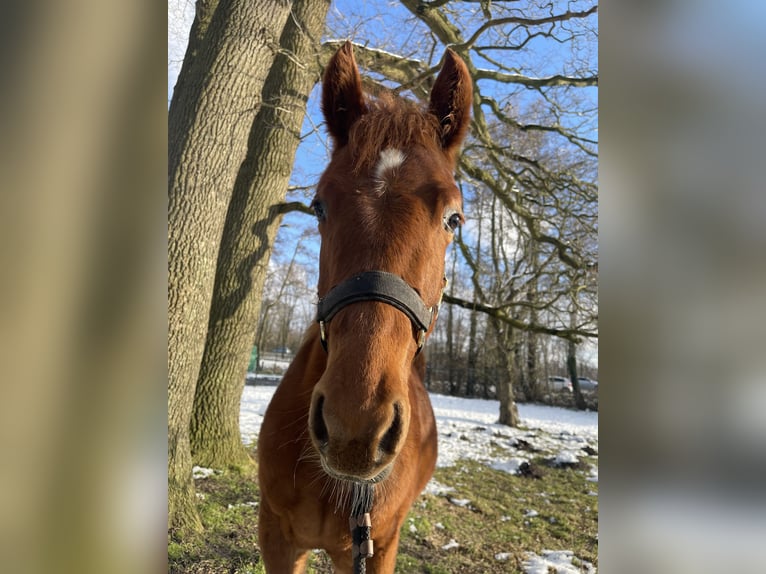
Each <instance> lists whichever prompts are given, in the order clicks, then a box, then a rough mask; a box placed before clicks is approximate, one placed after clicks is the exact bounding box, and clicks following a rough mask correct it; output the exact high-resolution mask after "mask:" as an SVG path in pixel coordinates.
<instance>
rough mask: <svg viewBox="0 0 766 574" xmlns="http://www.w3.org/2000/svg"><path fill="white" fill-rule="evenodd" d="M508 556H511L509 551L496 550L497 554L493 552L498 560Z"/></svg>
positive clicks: (503, 560)
mask: <svg viewBox="0 0 766 574" xmlns="http://www.w3.org/2000/svg"><path fill="white" fill-rule="evenodd" d="M510 557H511V553H510V552H498V553H497V554H495V560H497V561H498V562H505V561H506V560H508V559H509V558H510Z"/></svg>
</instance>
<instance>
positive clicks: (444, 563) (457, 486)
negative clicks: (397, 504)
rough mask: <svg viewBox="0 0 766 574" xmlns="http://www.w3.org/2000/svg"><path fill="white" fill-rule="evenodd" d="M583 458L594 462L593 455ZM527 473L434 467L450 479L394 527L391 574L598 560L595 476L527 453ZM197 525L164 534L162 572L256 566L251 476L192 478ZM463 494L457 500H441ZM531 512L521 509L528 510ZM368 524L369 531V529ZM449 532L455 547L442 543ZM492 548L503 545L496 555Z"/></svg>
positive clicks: (219, 573) (312, 565) (243, 570)
mask: <svg viewBox="0 0 766 574" xmlns="http://www.w3.org/2000/svg"><path fill="white" fill-rule="evenodd" d="M581 460H584V461H585V462H588V463H592V464H596V465H597V464H598V460H597V458H594V457H587V458H584V459H581ZM531 464H532V466H533V469H534V471H535V472H533V473H531V474H532V475H533V476H524V477H522V476H516V475H510V474H508V473H506V472H502V471H498V470H494V469H491V468H489V467H487V466H485V465H482V464H480V463H478V462H474V461H462V462H460V463H458V464H457V465H456V466H453V467H450V468H440V469H437V471H436V473H435V475H434V478H435V479H436V480H437V481H438V482H440V483H441V484H444V485H448V486H451V487H453V488H454V490H453V491H450V492H449V493H448V494H447V495H446V496H434V495H422V496H421V497H420V498H419V499H418V501H416V503H415V505H414V506H413V508H412V510H411V511H410V513H409V515H408V517H407V519H406V520H405V523H404V525H403V527H402V533H401V541H400V544H399V556H398V559H397V567H396V572H397V573H400V572H401V573H404V574H409V573H427V574H452V573H459V572H481V573H500V572H503V573H507V572H519V573H521V572H523V568H522V565H523V562H524V560H525V559H526V553H527V552H535V553H537V554H540V553H541V551H542V550H571V551H573V552H574V555H575V557H576V558H577V559H579V560H586V561H588V562H590V563H592V564H593V565H594V566H597V565H598V534H597V533H598V498H597V497H596V496H594V495H593V494H589V492H596V491H597V490H598V485H597V483H593V482H589V481H587V480H586V476H587V471H585V470H577V469H571V468H552V467H550V466H549V465H548V464H547V462H546V461H545V460H544V459H543V458H537V459H533V460H532V461H531ZM196 486H197V492H198V496H199V509H200V514H201V516H202V521H203V524H204V526H205V532H204V533H203V534H202V535H199V536H196V537H194V538H191V539H187V540H183V541H180V540H173V539H172V538H171V539H170V542H169V544H168V560H169V571H170V572H171V574H175V573H178V574H181V573H185V574H186V573H188V574H202V573H205V574H224V573H226V574H261V573H263V572H264V570H263V565H262V563H261V561H260V555H259V552H258V545H257V541H258V508H257V506H256V505H254V504H253V503H257V502H258V500H259V495H258V486H257V480H256V477H255V476H248V475H242V474H238V473H236V472H233V471H227V472H223V473H217V474H215V475H213V476H210V477H208V478H203V479H197V480H196ZM458 499H464V500H465V499H467V500H469V501H470V502H469V503H468V505H466V506H458V505H456V504H453V503H452V502H451V500H458ZM530 510H534V511H536V512H537V515H536V516H529V515H528V514H529V511H530ZM374 532H375V531H374V525H373V538H374ZM451 540H454V541H456V542H457V544H458V546H457V547H455V548H452V549H448V550H444V549H443V547H444V546H445V545H447V544H448V543H450V541H451ZM499 553H508V554H510V556H509V558H508V559H507V560H503V561H501V560H497V559H495V555H496V554H499ZM308 571H309V572H315V573H317V574H319V573H322V574H324V573H329V572H332V566H331V563H330V561H329V559H328V558H327V556H326V555H325V554H324V553H323V552H316V553H313V554H312V555H311V558H310V560H309V568H308Z"/></svg>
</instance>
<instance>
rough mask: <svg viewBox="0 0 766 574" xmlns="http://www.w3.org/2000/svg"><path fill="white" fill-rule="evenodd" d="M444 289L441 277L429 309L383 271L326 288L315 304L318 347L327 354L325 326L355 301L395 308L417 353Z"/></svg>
mask: <svg viewBox="0 0 766 574" xmlns="http://www.w3.org/2000/svg"><path fill="white" fill-rule="evenodd" d="M446 287H447V277H446V276H445V277H444V286H443V287H442V290H441V292H440V294H439V301H438V303H436V305H434V306H433V307H427V306H426V304H425V303H423V300H422V299H421V298H420V295H418V292H417V291H415V289H413V288H412V287H410V286H409V285H408V284H407V283H406V282H405V281H404V279H402V278H401V277H399V276H398V275H394V274H393V273H388V272H386V271H365V272H364V273H359V274H358V275H355V276H354V277H352V278H351V279H347V280H346V281H344V282H343V283H341V284H340V285H336V286H335V287H333V288H332V289H330V291H329V292H328V293H327V295H325V296H324V297H323V298H321V299H320V300H319V302H318V303H317V318H316V320H317V322H318V323H319V336H320V340H321V341H322V347H324V350H325V351H327V328H326V324H327V323H328V322H329V321H330V319H332V318H333V317H334V316H335V314H336V313H337V312H338V311H340V310H341V309H343V307H345V306H346V305H350V304H351V303H358V302H359V301H380V302H382V303H386V304H388V305H391V306H392V307H395V308H396V309H398V310H399V311H401V312H402V313H404V314H405V315H407V317H408V318H409V319H410V321H412V324H413V326H414V327H415V329H416V330H417V333H418V335H417V337H416V339H415V340H416V341H417V344H418V351H417V352H418V353H420V351H421V350H422V349H423V345H424V344H425V342H426V333H428V330H429V329H430V328H431V325H432V324H433V322H434V321H435V320H436V316H437V315H438V313H439V306H440V305H441V302H442V295H443V294H444V289H445V288H446Z"/></svg>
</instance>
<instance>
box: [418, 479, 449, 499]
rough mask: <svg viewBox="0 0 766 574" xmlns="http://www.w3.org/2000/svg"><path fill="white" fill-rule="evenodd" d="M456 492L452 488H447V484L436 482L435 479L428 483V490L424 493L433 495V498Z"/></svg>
mask: <svg viewBox="0 0 766 574" xmlns="http://www.w3.org/2000/svg"><path fill="white" fill-rule="evenodd" d="M453 490H455V489H454V488H452V487H451V486H447V485H445V484H442V483H441V482H439V481H437V480H434V479H433V478H432V479H431V480H429V481H428V484H426V488H425V490H424V491H423V492H425V493H426V494H432V495H433V496H444V495H445V494H447V493H448V492H452V491H453Z"/></svg>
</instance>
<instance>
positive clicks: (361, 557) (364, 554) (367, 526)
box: [348, 492, 373, 574]
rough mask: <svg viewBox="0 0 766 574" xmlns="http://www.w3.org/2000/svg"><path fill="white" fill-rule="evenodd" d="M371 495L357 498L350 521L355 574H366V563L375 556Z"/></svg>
mask: <svg viewBox="0 0 766 574" xmlns="http://www.w3.org/2000/svg"><path fill="white" fill-rule="evenodd" d="M369 494H370V495H368V496H360V497H357V499H356V500H355V501H354V504H353V505H352V507H351V516H350V517H349V519H348V524H349V528H350V529H351V558H352V559H353V563H354V574H366V572H367V566H366V563H365V561H366V560H367V558H372V555H373V544H372V538H370V532H371V530H372V520H371V519H370V511H371V510H372V496H371V494H372V493H371V492H370V493H369Z"/></svg>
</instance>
